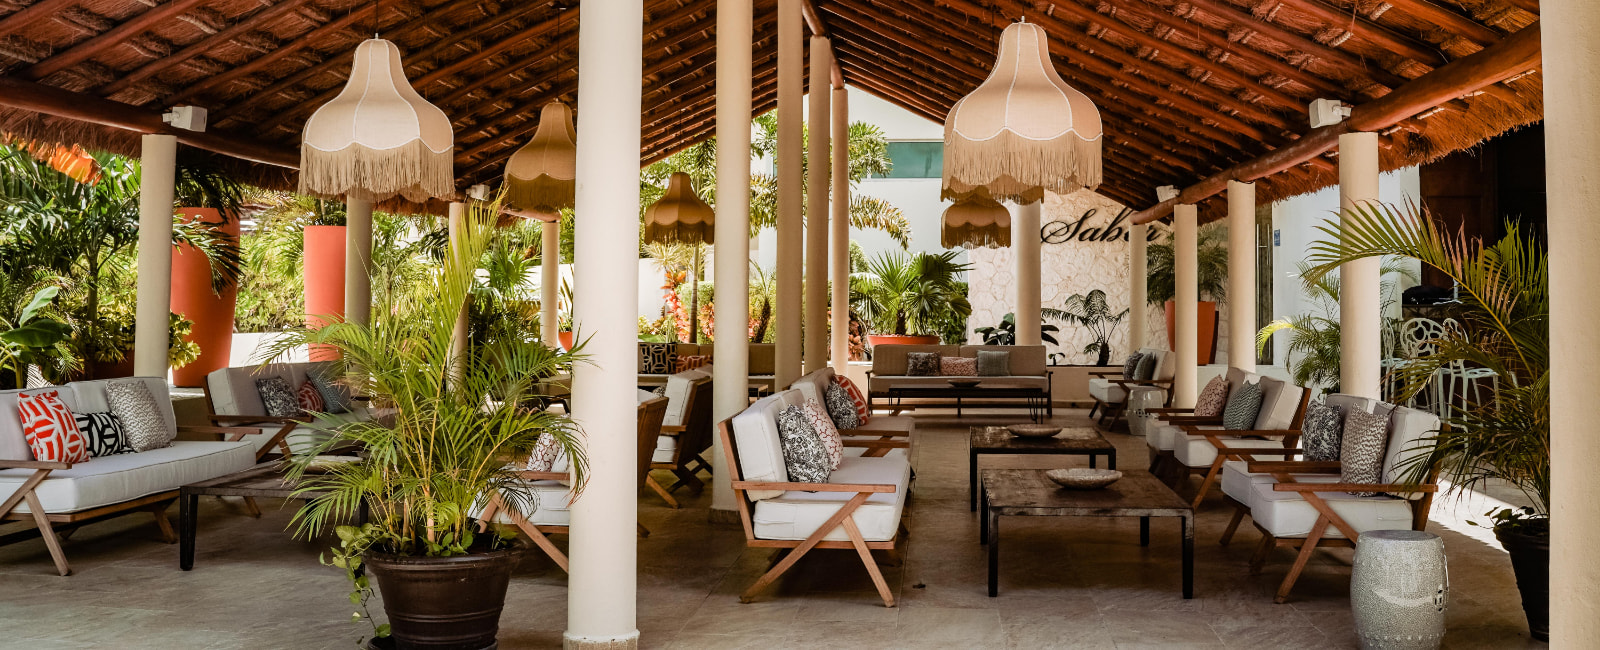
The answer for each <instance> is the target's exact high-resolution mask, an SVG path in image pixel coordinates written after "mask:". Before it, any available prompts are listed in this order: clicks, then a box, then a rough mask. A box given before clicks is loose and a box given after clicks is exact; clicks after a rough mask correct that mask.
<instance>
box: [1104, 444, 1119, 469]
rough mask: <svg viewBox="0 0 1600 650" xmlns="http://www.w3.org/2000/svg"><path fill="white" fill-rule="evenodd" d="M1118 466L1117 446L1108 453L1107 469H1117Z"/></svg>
mask: <svg viewBox="0 0 1600 650" xmlns="http://www.w3.org/2000/svg"><path fill="white" fill-rule="evenodd" d="M1116 468H1117V450H1116V449H1115V448H1113V449H1112V450H1111V453H1109V454H1106V469H1116Z"/></svg>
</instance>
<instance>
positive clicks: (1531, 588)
mask: <svg viewBox="0 0 1600 650" xmlns="http://www.w3.org/2000/svg"><path fill="white" fill-rule="evenodd" d="M1494 536H1495V537H1496V538H1497V539H1499V540H1500V545H1501V546H1504V547H1505V548H1506V552H1507V553H1510V554H1511V570H1512V571H1513V572H1515V573H1516V574H1517V591H1519V592H1522V612H1523V614H1525V615H1527V617H1528V632H1529V633H1530V634H1532V635H1533V638H1535V639H1538V640H1540V641H1549V640H1550V536H1549V534H1544V535H1527V534H1523V533H1519V532H1516V531H1513V530H1503V529H1500V528H1496V529H1495V531H1494Z"/></svg>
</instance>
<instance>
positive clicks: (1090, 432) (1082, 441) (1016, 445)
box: [967, 427, 1117, 511]
mask: <svg viewBox="0 0 1600 650" xmlns="http://www.w3.org/2000/svg"><path fill="white" fill-rule="evenodd" d="M979 454H1060V455H1070V456H1088V457H1089V466H1090V467H1094V466H1095V458H1096V457H1097V456H1105V457H1106V468H1107V469H1116V468H1117V447H1116V446H1115V445H1113V444H1111V442H1110V441H1108V440H1106V439H1105V436H1102V435H1100V432H1099V431H1096V430H1095V429H1094V428H1092V427H1066V428H1063V429H1062V430H1061V433H1058V434H1056V435H1055V436H1054V437H1051V438H1019V437H1017V436H1014V435H1011V432H1009V431H1006V429H1005V427H972V435H971V437H970V438H968V442H967V492H968V493H969V494H971V495H972V510H974V511H976V510H977V509H978V455H979Z"/></svg>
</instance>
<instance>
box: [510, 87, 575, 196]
mask: <svg viewBox="0 0 1600 650" xmlns="http://www.w3.org/2000/svg"><path fill="white" fill-rule="evenodd" d="M577 187H578V144H577V130H576V129H574V128H573V127H572V109H570V108H567V105H566V104H563V103H561V102H550V103H548V104H545V105H544V108H543V109H541V110H540V111H539V127H538V129H537V130H535V131H534V132H533V139H532V140H529V141H528V144H525V145H522V148H521V149H518V150H517V152H516V153H514V154H511V158H510V159H508V160H506V178H505V189H506V202H507V203H509V204H511V206H512V207H515V208H518V209H522V210H528V211H532V212H545V213H554V212H559V211H560V210H561V209H562V208H570V207H572V204H573V202H574V198H575V196H576V194H577Z"/></svg>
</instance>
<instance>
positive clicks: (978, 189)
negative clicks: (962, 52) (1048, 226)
mask: <svg viewBox="0 0 1600 650" xmlns="http://www.w3.org/2000/svg"><path fill="white" fill-rule="evenodd" d="M1100 136H1101V130H1100V111H1099V110H1098V109H1096V108H1095V106H1094V102H1091V101H1089V97H1088V96H1086V95H1084V94H1083V93H1081V92H1078V91H1077V90H1074V89H1073V88H1072V87H1071V86H1068V85H1067V83H1066V82H1065V81H1062V80H1061V76H1060V75H1058V74H1056V69H1055V66H1054V65H1052V64H1051V63H1050V51H1049V43H1048V42H1047V40H1046V36H1045V33H1044V29H1043V28H1041V27H1039V26H1038V25H1035V24H1032V23H1014V24H1012V25H1011V26H1010V27H1007V28H1006V29H1005V31H1004V32H1002V33H1001V34H1000V53H999V57H998V59H997V60H996V61H995V66H994V71H993V72H991V73H990V74H989V78H988V79H986V80H984V82H983V83H982V84H980V85H979V86H978V88H977V89H976V90H973V91H972V93H971V94H969V95H967V96H966V97H963V98H961V101H958V102H956V105H955V106H954V107H952V108H951V109H950V115H949V117H947V118H946V119H945V122H944V183H943V186H942V191H941V192H940V195H941V196H942V197H944V198H946V199H960V198H963V197H966V196H969V195H973V194H982V195H987V196H989V197H990V198H993V199H995V200H1001V201H1004V200H1010V201H1015V202H1018V203H1032V202H1034V201H1038V200H1040V199H1043V198H1044V192H1045V190H1049V191H1052V192H1058V193H1067V192H1072V191H1074V190H1077V189H1080V188H1085V187H1087V188H1093V187H1096V186H1098V185H1100Z"/></svg>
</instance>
